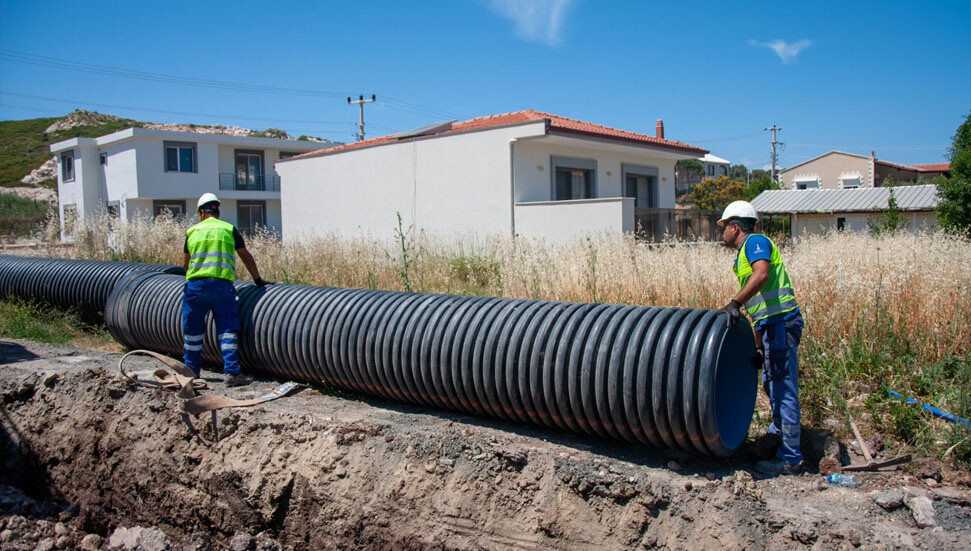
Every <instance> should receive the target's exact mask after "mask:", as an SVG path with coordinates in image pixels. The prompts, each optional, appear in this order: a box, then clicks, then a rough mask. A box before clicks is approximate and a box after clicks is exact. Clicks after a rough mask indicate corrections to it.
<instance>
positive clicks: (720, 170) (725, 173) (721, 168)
mask: <svg viewBox="0 0 971 551" xmlns="http://www.w3.org/2000/svg"><path fill="white" fill-rule="evenodd" d="M718 173H719V174H721V175H722V176H728V167H727V166H725V165H719V166H718Z"/></svg>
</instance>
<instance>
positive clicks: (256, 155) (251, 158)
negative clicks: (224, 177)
mask: <svg viewBox="0 0 971 551" xmlns="http://www.w3.org/2000/svg"><path fill="white" fill-rule="evenodd" d="M236 189H255V190H262V189H263V152H262V151H246V150H242V149H237V150H236Z"/></svg>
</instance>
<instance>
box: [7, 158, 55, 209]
mask: <svg viewBox="0 0 971 551" xmlns="http://www.w3.org/2000/svg"><path fill="white" fill-rule="evenodd" d="M55 179H57V158H56V157H51V158H50V159H47V160H46V161H44V163H43V164H41V165H40V166H39V167H37V168H35V169H34V170H31V171H30V174H28V175H26V176H24V177H23V178H21V179H20V183H21V184H27V185H29V186H36V185H37V184H39V183H41V182H46V181H47V180H55ZM14 189H35V188H14ZM46 191H49V192H51V194H52V195H53V199H57V193H56V192H55V191H54V190H46ZM48 200H50V199H48Z"/></svg>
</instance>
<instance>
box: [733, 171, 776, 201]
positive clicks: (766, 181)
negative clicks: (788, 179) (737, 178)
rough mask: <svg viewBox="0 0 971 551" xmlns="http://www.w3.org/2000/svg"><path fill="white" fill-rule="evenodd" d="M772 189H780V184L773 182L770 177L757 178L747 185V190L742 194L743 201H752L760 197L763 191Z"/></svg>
mask: <svg viewBox="0 0 971 551" xmlns="http://www.w3.org/2000/svg"><path fill="white" fill-rule="evenodd" d="M770 189H779V183H778V182H773V181H772V179H771V178H769V177H768V176H766V177H765V178H756V179H754V180H751V181H749V183H747V184H745V189H744V190H743V192H742V199H744V200H746V201H751V200H752V199H755V198H756V197H758V196H759V194H760V193H762V192H763V191H766V190H770Z"/></svg>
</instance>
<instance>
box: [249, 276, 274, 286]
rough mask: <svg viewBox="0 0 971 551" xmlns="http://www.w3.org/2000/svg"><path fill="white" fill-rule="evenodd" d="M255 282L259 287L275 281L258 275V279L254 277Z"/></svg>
mask: <svg viewBox="0 0 971 551" xmlns="http://www.w3.org/2000/svg"><path fill="white" fill-rule="evenodd" d="M253 283H255V284H256V286H257V287H265V286H267V285H273V282H272V281H267V280H265V279H263V278H262V277H258V278H256V279H254V280H253Z"/></svg>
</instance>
